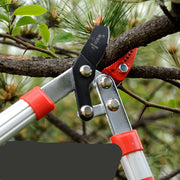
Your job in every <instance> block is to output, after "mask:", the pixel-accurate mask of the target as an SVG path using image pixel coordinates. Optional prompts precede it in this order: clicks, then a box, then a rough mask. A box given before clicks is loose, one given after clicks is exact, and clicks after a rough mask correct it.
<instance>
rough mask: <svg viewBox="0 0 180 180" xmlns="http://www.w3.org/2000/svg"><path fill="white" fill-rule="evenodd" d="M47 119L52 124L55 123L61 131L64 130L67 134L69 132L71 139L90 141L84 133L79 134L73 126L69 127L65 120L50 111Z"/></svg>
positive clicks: (83, 141) (81, 141)
mask: <svg viewBox="0 0 180 180" xmlns="http://www.w3.org/2000/svg"><path fill="white" fill-rule="evenodd" d="M46 119H47V120H48V121H49V122H51V123H52V124H54V125H55V126H56V127H57V128H59V129H60V130H61V131H63V132H64V133H65V134H67V135H68V136H69V137H71V139H73V140H74V141H75V142H79V143H86V144H88V143H89V142H88V141H87V139H86V138H85V137H83V136H82V135H80V134H78V133H77V132H76V131H75V130H73V129H72V128H71V127H69V126H68V125H67V124H66V123H65V122H63V121H61V120H60V119H59V118H58V117H57V116H55V115H54V114H52V113H49V114H48V115H47V116H46Z"/></svg>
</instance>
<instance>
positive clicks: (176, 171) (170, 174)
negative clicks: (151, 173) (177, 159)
mask: <svg viewBox="0 0 180 180" xmlns="http://www.w3.org/2000/svg"><path fill="white" fill-rule="evenodd" d="M177 174H180V167H178V168H177V169H175V170H174V171H172V172H171V173H169V174H168V175H166V176H164V177H162V178H159V180H168V179H171V178H172V177H174V176H176V175H177Z"/></svg>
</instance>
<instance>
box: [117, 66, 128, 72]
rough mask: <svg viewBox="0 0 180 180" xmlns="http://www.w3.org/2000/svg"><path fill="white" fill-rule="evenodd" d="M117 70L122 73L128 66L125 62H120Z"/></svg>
mask: <svg viewBox="0 0 180 180" xmlns="http://www.w3.org/2000/svg"><path fill="white" fill-rule="evenodd" d="M119 70H120V71H121V72H122V73H126V72H128V66H127V65H126V64H120V65H119Z"/></svg>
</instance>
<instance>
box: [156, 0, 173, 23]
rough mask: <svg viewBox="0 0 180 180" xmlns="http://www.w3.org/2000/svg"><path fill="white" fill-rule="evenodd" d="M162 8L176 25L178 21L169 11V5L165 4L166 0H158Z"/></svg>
mask: <svg viewBox="0 0 180 180" xmlns="http://www.w3.org/2000/svg"><path fill="white" fill-rule="evenodd" d="M157 2H158V4H159V6H160V8H161V10H162V11H163V12H164V14H165V15H166V16H167V17H168V19H169V20H170V21H171V22H172V23H173V24H174V25H176V22H175V20H174V18H173V16H172V15H171V13H170V12H169V11H168V9H167V7H166V6H165V4H164V0H157Z"/></svg>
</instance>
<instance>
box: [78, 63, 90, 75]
mask: <svg viewBox="0 0 180 180" xmlns="http://www.w3.org/2000/svg"><path fill="white" fill-rule="evenodd" d="M79 71H80V73H81V75H82V76H84V77H89V76H91V74H92V69H91V67H90V66H88V65H83V66H81V67H80V70H79Z"/></svg>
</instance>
